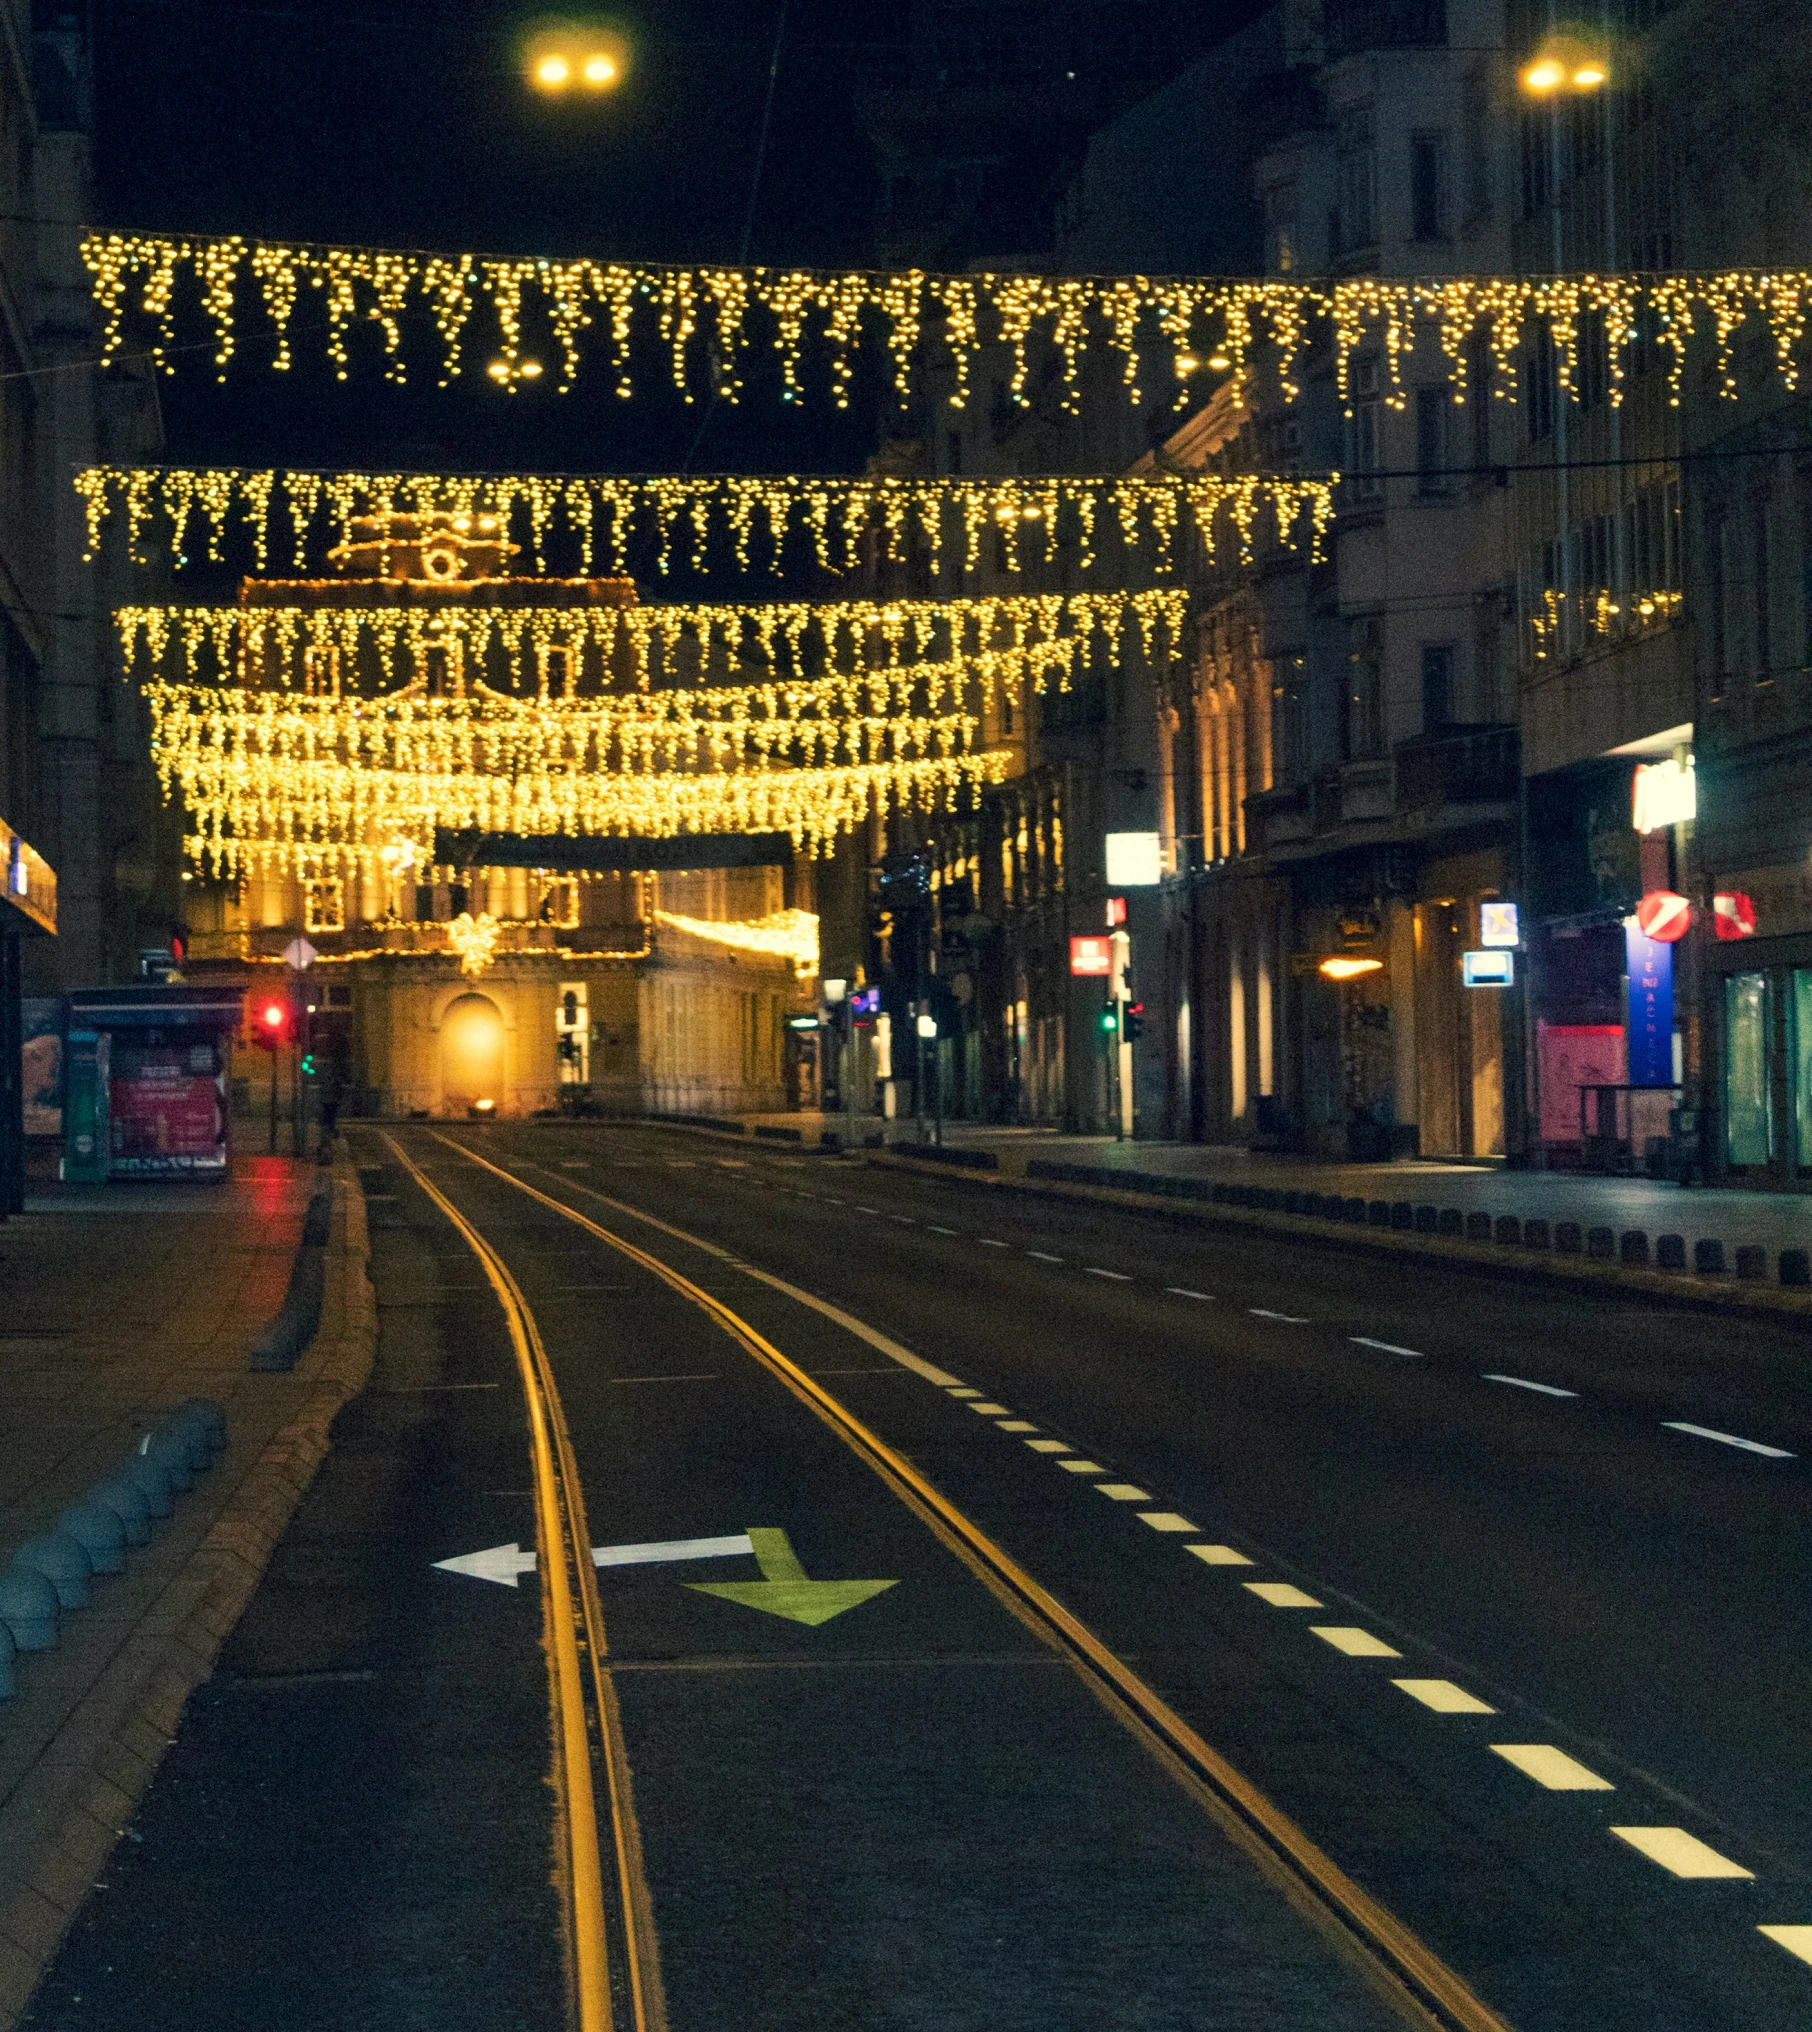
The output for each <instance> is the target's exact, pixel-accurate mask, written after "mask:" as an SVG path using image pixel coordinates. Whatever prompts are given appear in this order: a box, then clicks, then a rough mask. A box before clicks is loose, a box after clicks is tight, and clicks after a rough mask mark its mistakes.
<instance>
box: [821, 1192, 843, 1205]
mask: <svg viewBox="0 0 1812 2032" xmlns="http://www.w3.org/2000/svg"><path fill="white" fill-rule="evenodd" d="M824 1203H825V1205H826V1206H847V1205H848V1204H849V1202H848V1200H843V1199H839V1198H838V1197H837V1195H836V1194H835V1193H834V1192H827V1193H826V1194H825V1195H824Z"/></svg>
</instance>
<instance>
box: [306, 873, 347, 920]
mask: <svg viewBox="0 0 1812 2032" xmlns="http://www.w3.org/2000/svg"><path fill="white" fill-rule="evenodd" d="M302 929H303V930H304V931H344V930H345V929H346V884H345V883H344V882H343V881H342V880H341V879H340V877H339V876H337V875H330V876H327V877H326V878H325V879H324V880H322V881H319V882H304V883H303V885H302Z"/></svg>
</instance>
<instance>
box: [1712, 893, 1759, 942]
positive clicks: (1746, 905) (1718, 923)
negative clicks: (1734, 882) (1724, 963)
mask: <svg viewBox="0 0 1812 2032" xmlns="http://www.w3.org/2000/svg"><path fill="white" fill-rule="evenodd" d="M1711 924H1712V929H1713V930H1714V931H1715V932H1716V933H1717V935H1718V936H1719V938H1753V937H1754V936H1755V904H1754V903H1753V901H1752V900H1751V899H1750V898H1749V897H1747V896H1745V895H1744V894H1743V893H1742V892H1741V890H1735V889H1733V890H1728V891H1724V890H1720V891H1719V893H1718V894H1717V895H1716V896H1714V897H1713V898H1712V899H1711Z"/></svg>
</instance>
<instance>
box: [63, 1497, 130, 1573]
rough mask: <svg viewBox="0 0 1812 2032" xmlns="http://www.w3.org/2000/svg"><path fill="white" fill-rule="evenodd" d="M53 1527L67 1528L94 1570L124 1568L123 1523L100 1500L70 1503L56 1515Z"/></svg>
mask: <svg viewBox="0 0 1812 2032" xmlns="http://www.w3.org/2000/svg"><path fill="white" fill-rule="evenodd" d="M57 1529H58V1530H59V1531H67V1532H68V1534H69V1535H70V1537H71V1538H73V1539H74V1540H75V1542H76V1543H77V1544H78V1545H79V1546H80V1547H81V1548H82V1550H83V1551H84V1552H85V1553H87V1555H88V1564H89V1565H90V1566H91V1567H92V1568H93V1569H94V1571H95V1572H96V1573H124V1572H125V1570H126V1525H125V1520H124V1519H123V1518H122V1517H121V1516H120V1514H119V1512H118V1511H117V1510H109V1509H108V1508H106V1506H105V1505H104V1504H101V1503H72V1504H70V1506H69V1508H68V1509H67V1510H65V1511H64V1512H63V1514H62V1516H60V1517H59V1518H58V1519H57Z"/></svg>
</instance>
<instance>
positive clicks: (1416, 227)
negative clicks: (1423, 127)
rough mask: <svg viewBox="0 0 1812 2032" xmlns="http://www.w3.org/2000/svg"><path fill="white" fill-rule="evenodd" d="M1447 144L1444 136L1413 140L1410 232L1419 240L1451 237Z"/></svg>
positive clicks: (1430, 135)
mask: <svg viewBox="0 0 1812 2032" xmlns="http://www.w3.org/2000/svg"><path fill="white" fill-rule="evenodd" d="M1446 158H1447V140H1446V137H1445V136H1444V135H1441V134H1412V135H1411V136H1410V137H1409V230H1410V237H1411V238H1412V239H1416V240H1443V239H1445V238H1446V237H1447V160H1446Z"/></svg>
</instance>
